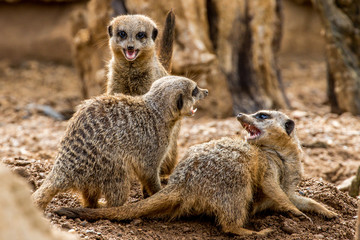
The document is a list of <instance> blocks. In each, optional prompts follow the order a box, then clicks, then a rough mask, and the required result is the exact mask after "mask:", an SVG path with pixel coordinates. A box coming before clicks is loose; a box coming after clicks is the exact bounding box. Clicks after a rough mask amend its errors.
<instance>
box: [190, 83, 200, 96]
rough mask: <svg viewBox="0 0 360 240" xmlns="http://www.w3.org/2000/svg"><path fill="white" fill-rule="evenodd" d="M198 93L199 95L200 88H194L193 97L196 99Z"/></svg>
mask: <svg viewBox="0 0 360 240" xmlns="http://www.w3.org/2000/svg"><path fill="white" fill-rule="evenodd" d="M198 93H199V89H198V87H197V86H196V87H195V88H194V90H193V91H192V93H191V95H192V96H193V97H195V96H196V95H197V94H198Z"/></svg>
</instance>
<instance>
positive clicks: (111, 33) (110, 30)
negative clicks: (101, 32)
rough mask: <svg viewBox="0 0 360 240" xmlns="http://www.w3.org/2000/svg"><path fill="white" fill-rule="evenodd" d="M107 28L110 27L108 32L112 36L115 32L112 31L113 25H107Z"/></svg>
mask: <svg viewBox="0 0 360 240" xmlns="http://www.w3.org/2000/svg"><path fill="white" fill-rule="evenodd" d="M107 29H108V34H109V36H110V37H112V36H113V32H112V30H113V29H112V26H111V25H109V26H108V27H107Z"/></svg>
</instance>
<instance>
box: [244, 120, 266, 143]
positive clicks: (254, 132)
mask: <svg viewBox="0 0 360 240" xmlns="http://www.w3.org/2000/svg"><path fill="white" fill-rule="evenodd" d="M241 125H242V126H243V128H244V129H245V130H246V131H247V132H248V133H249V136H248V137H247V138H246V139H247V140H254V139H256V138H258V137H260V135H261V130H260V129H258V128H257V127H255V126H254V125H251V124H249V123H245V122H242V123H241Z"/></svg>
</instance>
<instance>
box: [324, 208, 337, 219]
mask: <svg viewBox="0 0 360 240" xmlns="http://www.w3.org/2000/svg"><path fill="white" fill-rule="evenodd" d="M321 215H323V216H324V217H325V218H328V219H332V218H337V217H340V215H339V214H337V213H336V212H333V211H330V210H327V211H326V212H323V213H321Z"/></svg>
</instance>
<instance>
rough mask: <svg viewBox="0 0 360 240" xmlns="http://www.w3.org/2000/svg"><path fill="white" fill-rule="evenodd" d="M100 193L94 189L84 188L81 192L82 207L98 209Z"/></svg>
mask: <svg viewBox="0 0 360 240" xmlns="http://www.w3.org/2000/svg"><path fill="white" fill-rule="evenodd" d="M100 195H101V192H100V191H98V190H94V189H89V188H86V189H85V190H83V191H82V200H83V205H84V207H86V208H98V207H99V204H98V201H99V198H100Z"/></svg>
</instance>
